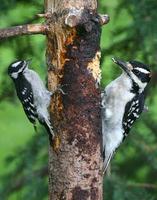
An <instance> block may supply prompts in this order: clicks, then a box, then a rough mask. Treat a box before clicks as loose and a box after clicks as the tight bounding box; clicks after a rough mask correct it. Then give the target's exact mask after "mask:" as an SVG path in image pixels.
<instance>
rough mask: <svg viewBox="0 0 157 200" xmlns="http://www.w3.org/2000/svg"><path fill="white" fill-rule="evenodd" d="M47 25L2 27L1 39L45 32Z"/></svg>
mask: <svg viewBox="0 0 157 200" xmlns="http://www.w3.org/2000/svg"><path fill="white" fill-rule="evenodd" d="M45 32H46V25H44V24H26V25H20V26H14V27H10V28H4V29H0V39H4V38H9V37H14V36H20V35H32V34H45Z"/></svg>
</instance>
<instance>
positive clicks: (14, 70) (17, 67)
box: [8, 60, 29, 79]
mask: <svg viewBox="0 0 157 200" xmlns="http://www.w3.org/2000/svg"><path fill="white" fill-rule="evenodd" d="M28 64H29V63H28V61H25V60H18V61H16V62H13V63H11V64H10V65H9V67H8V74H9V76H10V77H11V78H12V79H17V78H18V76H19V75H20V74H21V73H23V72H24V70H25V69H26V68H27V67H28Z"/></svg>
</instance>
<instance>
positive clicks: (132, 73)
mask: <svg viewBox="0 0 157 200" xmlns="http://www.w3.org/2000/svg"><path fill="white" fill-rule="evenodd" d="M112 60H113V62H114V63H116V64H118V65H119V66H120V67H121V69H122V70H123V72H124V73H125V74H127V76H128V77H129V78H130V79H131V81H132V84H133V88H132V89H133V90H134V91H135V92H138V90H139V91H143V90H144V88H145V87H146V85H147V84H148V82H149V81H150V79H151V72H150V70H149V68H148V66H147V65H145V64H143V63H141V62H139V61H129V62H125V61H121V60H118V59H115V58H112Z"/></svg>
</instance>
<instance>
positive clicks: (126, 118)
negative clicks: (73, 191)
mask: <svg viewBox="0 0 157 200" xmlns="http://www.w3.org/2000/svg"><path fill="white" fill-rule="evenodd" d="M112 60H113V62H114V63H116V64H117V65H118V66H120V68H121V69H122V74H121V75H120V76H119V77H118V78H117V79H115V80H113V81H112V82H111V83H109V84H108V85H107V86H106V88H105V90H104V91H103V92H102V94H101V97H102V102H101V103H102V111H101V113H102V135H103V160H104V172H105V171H106V169H107V167H108V164H109V162H110V160H111V158H112V157H113V154H114V153H115V151H116V149H117V148H118V147H119V146H120V144H121V143H122V142H123V141H124V139H125V138H126V137H127V135H128V133H129V131H130V129H131V127H132V125H133V123H134V122H135V121H136V119H137V118H139V116H140V114H141V113H142V111H143V110H144V101H145V94H144V93H145V88H146V86H147V84H148V82H149V81H150V79H151V72H150V70H149V68H148V66H147V65H145V64H143V63H141V62H138V61H130V62H125V61H122V60H119V59H116V58H112Z"/></svg>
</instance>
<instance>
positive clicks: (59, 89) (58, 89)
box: [56, 84, 67, 95]
mask: <svg viewBox="0 0 157 200" xmlns="http://www.w3.org/2000/svg"><path fill="white" fill-rule="evenodd" d="M64 86H67V84H64V85H59V86H58V87H57V90H56V91H60V92H61V93H62V94H63V95H67V93H66V92H64V91H63V89H62V88H63V87H64Z"/></svg>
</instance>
